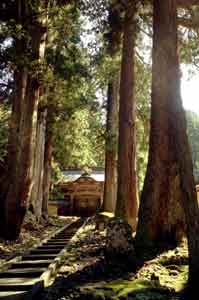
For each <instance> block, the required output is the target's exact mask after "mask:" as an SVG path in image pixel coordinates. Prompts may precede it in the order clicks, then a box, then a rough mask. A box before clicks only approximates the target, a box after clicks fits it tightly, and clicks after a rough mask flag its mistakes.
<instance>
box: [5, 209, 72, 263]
mask: <svg viewBox="0 0 199 300" xmlns="http://www.w3.org/2000/svg"><path fill="white" fill-rule="evenodd" d="M73 220H75V218H72V217H49V218H48V219H47V220H46V221H44V220H43V222H41V223H38V222H36V220H35V217H34V216H33V215H32V214H31V213H28V214H27V216H26V218H25V220H24V223H23V226H22V230H21V234H20V237H19V239H18V240H16V241H12V242H10V241H4V240H0V268H1V266H2V265H3V264H4V263H6V262H7V261H8V260H10V259H12V258H14V257H15V256H19V255H21V254H22V253H24V252H25V251H27V250H28V249H30V248H32V247H35V246H36V245H38V244H40V243H41V242H42V241H43V240H44V239H46V238H48V237H49V236H51V235H52V234H53V233H55V232H56V231H57V230H58V229H59V228H61V227H63V226H64V225H66V224H67V223H70V222H72V221H73Z"/></svg>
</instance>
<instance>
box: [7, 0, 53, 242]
mask: <svg viewBox="0 0 199 300" xmlns="http://www.w3.org/2000/svg"><path fill="white" fill-rule="evenodd" d="M16 4H17V14H16V23H17V24H18V25H20V26H21V28H22V29H23V31H24V32H25V35H23V36H22V37H20V36H19V37H17V36H15V38H14V43H15V49H16V62H17V64H16V69H15V74H14V77H15V89H14V96H13V100H12V115H11V122H10V137H9V147H8V162H9V165H8V174H9V176H7V184H6V185H4V191H3V196H4V209H3V212H4V215H3V218H2V221H3V224H4V226H3V227H2V226H1V229H2V228H6V230H5V231H4V232H2V233H1V235H2V236H3V237H4V238H6V239H9V240H14V239H16V238H17V237H18V236H19V233H20V229H21V224H22V222H23V218H24V215H25V212H26V208H27V205H28V202H29V200H30V194H31V189H32V185H33V181H32V177H33V165H34V149H35V147H34V146H35V139H36V129H37V112H38V103H39V96H40V89H41V80H40V79H41V73H40V70H41V66H42V60H43V58H44V50H45V44H46V35H47V7H48V1H17V3H16ZM41 11H42V13H41Z"/></svg>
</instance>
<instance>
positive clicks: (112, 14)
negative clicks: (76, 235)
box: [103, 4, 121, 212]
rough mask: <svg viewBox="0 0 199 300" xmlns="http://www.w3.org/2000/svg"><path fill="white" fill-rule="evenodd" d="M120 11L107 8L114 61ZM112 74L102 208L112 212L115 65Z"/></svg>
mask: <svg viewBox="0 0 199 300" xmlns="http://www.w3.org/2000/svg"><path fill="white" fill-rule="evenodd" d="M119 17H120V13H119V11H118V9H115V5H114V4H112V5H110V8H109V27H110V32H109V35H108V49H107V50H108V55H109V56H110V58H111V59H112V60H113V63H116V62H115V60H116V58H117V56H118V53H119V51H120V46H121V26H120V25H119V24H120V22H119V21H117V22H116V20H118V19H119ZM113 72H114V74H112V77H111V78H110V80H109V83H108V93H107V120H106V145H105V183H104V197H103V198H104V199H103V209H104V210H105V211H109V212H114V211H115V206H116V197H117V152H118V148H117V145H118V117H119V81H120V70H119V67H115V69H114V71H113Z"/></svg>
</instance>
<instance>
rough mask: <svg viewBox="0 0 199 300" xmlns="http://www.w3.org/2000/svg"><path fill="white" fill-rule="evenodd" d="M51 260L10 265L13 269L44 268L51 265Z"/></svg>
mask: <svg viewBox="0 0 199 300" xmlns="http://www.w3.org/2000/svg"><path fill="white" fill-rule="evenodd" d="M52 261H53V260H52V259H48V260H47V259H45V260H42V259H41V260H37V261H34V260H30V261H20V262H18V263H14V264H12V265H11V268H13V269H15V268H16V269H21V268H46V267H48V265H50V264H51V262H52Z"/></svg>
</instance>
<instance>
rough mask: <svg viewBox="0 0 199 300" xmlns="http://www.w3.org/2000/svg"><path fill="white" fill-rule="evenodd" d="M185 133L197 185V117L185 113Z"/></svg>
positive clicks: (198, 144)
mask: <svg viewBox="0 0 199 300" xmlns="http://www.w3.org/2000/svg"><path fill="white" fill-rule="evenodd" d="M186 118H187V133H188V138H189V143H190V147H191V152H192V161H193V170H194V177H195V181H196V183H199V116H198V115H197V114H196V113H194V112H191V111H186Z"/></svg>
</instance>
